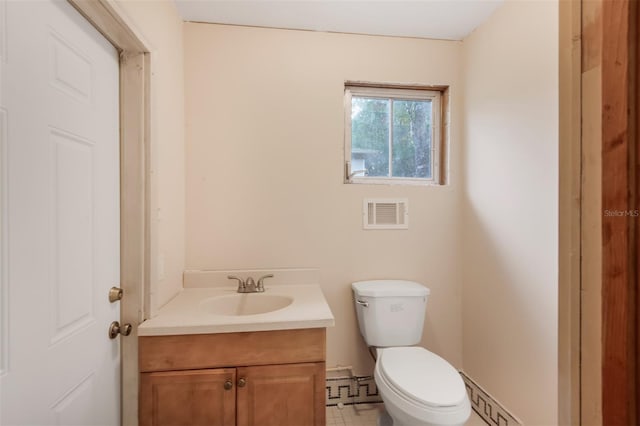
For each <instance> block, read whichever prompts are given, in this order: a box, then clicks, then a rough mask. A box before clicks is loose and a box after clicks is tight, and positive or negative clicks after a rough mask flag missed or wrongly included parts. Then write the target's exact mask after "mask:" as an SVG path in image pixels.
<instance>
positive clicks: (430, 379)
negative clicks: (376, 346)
mask: <svg viewBox="0 0 640 426" xmlns="http://www.w3.org/2000/svg"><path fill="white" fill-rule="evenodd" d="M378 356H379V358H378V364H379V369H378V372H379V374H380V375H381V376H382V377H383V378H384V380H385V382H387V384H388V385H389V386H390V387H391V388H393V389H394V390H395V391H396V392H397V393H398V394H400V395H402V396H403V397H404V398H406V399H409V400H411V401H413V402H414V403H416V404H417V405H421V406H427V407H431V408H437V407H442V408H445V407H455V406H458V405H459V404H460V403H461V402H463V401H464V400H465V399H466V398H467V392H466V389H465V386H464V382H463V381H462V378H461V377H460V374H459V373H458V372H457V371H456V369H455V368H453V366H452V365H451V364H449V363H448V362H447V361H445V360H444V359H442V358H441V357H439V356H438V355H436V354H434V353H432V352H429V351H428V350H426V349H425V348H421V347H416V346H411V347H394V348H385V349H382V350H381V351H380V352H379V354H378Z"/></svg>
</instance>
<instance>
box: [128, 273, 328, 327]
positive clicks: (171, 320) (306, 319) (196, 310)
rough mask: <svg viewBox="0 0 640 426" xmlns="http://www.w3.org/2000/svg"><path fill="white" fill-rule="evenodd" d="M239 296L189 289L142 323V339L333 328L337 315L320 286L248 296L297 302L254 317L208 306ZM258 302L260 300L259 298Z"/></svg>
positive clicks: (211, 289)
mask: <svg viewBox="0 0 640 426" xmlns="http://www.w3.org/2000/svg"><path fill="white" fill-rule="evenodd" d="M232 295H238V296H240V295H239V293H237V292H236V287H209V288H185V289H183V290H182V291H181V292H180V293H179V294H178V295H177V296H176V297H175V298H173V299H172V300H171V301H170V302H169V303H167V304H166V305H165V306H163V307H162V308H160V310H159V311H158V315H156V316H155V317H154V318H152V319H150V320H147V321H145V322H143V323H142V324H140V326H139V327H138V335H139V336H168V335H178V334H207V333H231V332H245V331H268V330H287V329H300V328H324V327H333V325H334V324H335V321H334V318H333V314H332V313H331V309H329V305H328V304H327V301H326V299H325V298H324V295H323V294H322V290H321V289H320V286H319V285H317V284H306V285H273V286H268V287H267V288H266V290H265V292H264V293H244V294H242V295H241V296H242V297H243V298H251V297H252V296H253V297H254V298H256V297H264V296H267V297H268V296H284V297H289V298H292V299H293V302H292V303H291V304H290V305H288V306H286V307H284V308H282V309H278V310H275V311H271V312H267V313H263V314H254V315H217V314H215V313H214V312H213V311H211V309H209V310H207V308H206V303H207V301H210V300H211V298H215V297H220V296H227V297H228V296H232ZM255 300H257V299H255Z"/></svg>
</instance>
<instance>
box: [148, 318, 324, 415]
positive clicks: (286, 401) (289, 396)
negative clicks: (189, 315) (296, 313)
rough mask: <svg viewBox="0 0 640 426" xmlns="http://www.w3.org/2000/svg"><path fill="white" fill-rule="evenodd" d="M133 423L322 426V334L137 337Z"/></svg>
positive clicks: (320, 330)
mask: <svg viewBox="0 0 640 426" xmlns="http://www.w3.org/2000/svg"><path fill="white" fill-rule="evenodd" d="M139 339H140V340H139V345H140V346H139V353H140V360H139V365H140V399H139V401H140V410H139V424H140V425H142V426H145V425H154V426H161V425H166V426H175V425H181V426H188V425H199V426H204V425H211V426H217V425H224V426H233V425H236V426H270V425H273V426H320V425H324V424H325V403H326V401H325V374H326V373H325V359H326V335H325V329H323V328H318V329H301V330H278V331H262V332H245V333H220V334H199V335H181V336H145V337H140V338H139Z"/></svg>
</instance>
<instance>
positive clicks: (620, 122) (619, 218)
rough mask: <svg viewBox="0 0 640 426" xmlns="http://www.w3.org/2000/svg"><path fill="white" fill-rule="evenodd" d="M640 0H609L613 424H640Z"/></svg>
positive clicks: (605, 178)
mask: <svg viewBox="0 0 640 426" xmlns="http://www.w3.org/2000/svg"><path fill="white" fill-rule="evenodd" d="M635 3H636V2H635V1H629V0H618V1H604V2H603V9H602V20H603V21H602V22H603V31H602V33H603V39H602V208H603V218H602V416H603V421H604V423H606V424H608V425H632V424H637V417H636V409H637V401H636V398H637V390H636V369H637V353H636V333H637V319H636V309H637V307H636V285H637V278H636V267H635V261H636V259H637V258H636V256H637V252H636V250H637V247H636V245H637V241H635V229H636V222H637V221H638V218H637V217H635V215H634V211H637V210H636V209H637V208H638V202H637V188H636V185H635V169H636V167H637V165H636V161H637V160H636V143H637V142H636V140H635V132H634V124H633V123H632V121H633V120H632V119H631V117H634V118H635V116H634V115H632V114H633V113H634V111H635V110H634V108H635V101H634V99H635V95H636V93H635V91H634V90H633V88H634V86H635V79H636V77H635V74H634V73H633V70H634V63H633V62H634V60H635V43H636V40H635V37H633V35H634V34H635V33H634V28H635V27H636V26H637V21H636V17H635V16H634V10H635ZM611 212H614V213H615V214H611Z"/></svg>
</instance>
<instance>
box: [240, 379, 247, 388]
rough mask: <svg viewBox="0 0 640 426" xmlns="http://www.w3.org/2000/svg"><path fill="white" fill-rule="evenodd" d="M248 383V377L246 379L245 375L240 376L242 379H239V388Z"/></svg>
mask: <svg viewBox="0 0 640 426" xmlns="http://www.w3.org/2000/svg"><path fill="white" fill-rule="evenodd" d="M246 384H247V379H245V378H244V377H240V379H238V387H239V388H243V387H245V385H246Z"/></svg>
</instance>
